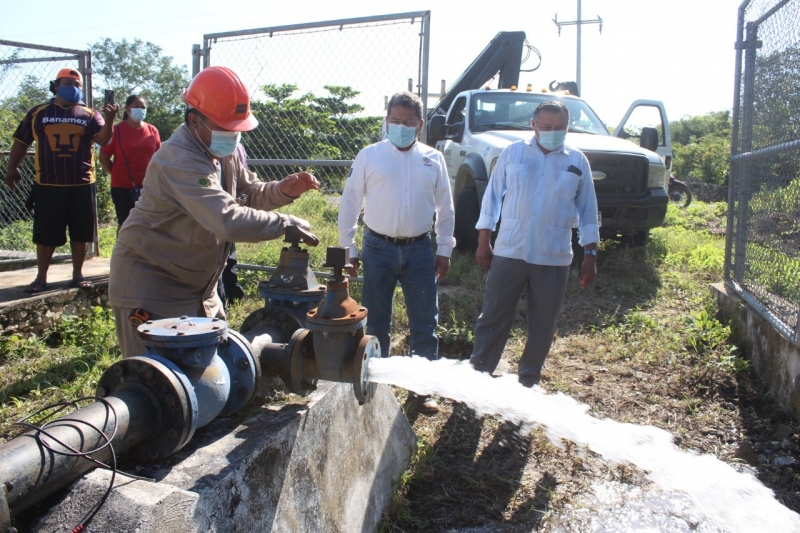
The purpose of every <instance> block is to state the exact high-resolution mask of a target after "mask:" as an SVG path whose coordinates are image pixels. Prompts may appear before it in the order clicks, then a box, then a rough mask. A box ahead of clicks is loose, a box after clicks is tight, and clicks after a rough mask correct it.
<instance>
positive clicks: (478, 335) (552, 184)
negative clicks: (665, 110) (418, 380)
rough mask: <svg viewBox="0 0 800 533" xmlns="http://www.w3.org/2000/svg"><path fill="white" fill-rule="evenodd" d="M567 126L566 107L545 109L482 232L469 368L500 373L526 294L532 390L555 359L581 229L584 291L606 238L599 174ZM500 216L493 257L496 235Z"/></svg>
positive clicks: (506, 164)
mask: <svg viewBox="0 0 800 533" xmlns="http://www.w3.org/2000/svg"><path fill="white" fill-rule="evenodd" d="M568 124H569V110H568V109H567V108H566V107H565V106H564V104H563V103H561V102H557V101H550V102H544V103H542V104H539V106H538V107H537V108H536V110H535V111H534V113H533V119H532V120H531V126H532V127H533V130H534V132H535V135H534V137H533V138H532V139H530V140H529V141H518V142H515V143H513V144H511V145H510V146H508V147H506V148H505V149H504V150H503V152H502V153H501V154H500V157H499V158H498V160H497V164H496V165H495V167H494V171H493V172H492V176H491V177H490V178H489V184H488V186H487V188H486V193H485V194H484V197H483V203H482V205H481V215H480V218H479V219H478V223H477V225H476V226H475V227H476V229H478V230H479V236H478V250H477V252H476V258H477V260H478V263H480V264H481V266H483V267H484V268H486V269H489V275H488V276H487V278H486V289H485V292H484V296H483V307H482V309H481V314H480V316H479V317H478V322H477V325H476V326H475V348H474V350H473V352H472V357H471V358H470V363H472V365H473V366H474V367H475V368H476V369H477V370H481V371H483V372H493V371H494V369H495V368H496V367H497V364H498V363H499V362H500V357H501V356H502V354H503V349H504V348H505V344H506V340H507V339H508V334H509V332H510V331H511V325H512V322H513V321H514V317H515V315H516V311H517V302H518V301H519V298H520V295H521V293H522V290H523V289H525V288H526V287H527V293H526V298H527V305H528V313H527V314H528V339H527V341H526V343H525V349H524V351H523V353H522V357H521V358H520V361H519V371H518V372H517V374H518V376H519V381H520V383H522V384H523V385H524V386H526V387H532V386H533V385H536V384H538V383H539V380H540V379H541V371H542V366H543V365H544V361H545V358H546V357H547V353H548V352H549V351H550V345H551V344H552V341H553V334H554V333H555V327H556V319H557V318H558V313H559V311H560V310H561V303H562V302H563V300H564V293H565V292H566V288H567V275H568V273H569V265H570V264H571V263H572V246H571V239H572V227H573V225H574V224H575V222H576V221H577V223H578V228H579V233H580V244H581V246H583V247H584V251H585V255H584V261H583V265H582V268H581V287H582V288H587V287H589V286H590V285H591V284H592V282H593V281H594V278H595V276H596V275H597V266H596V263H595V261H596V259H597V243H598V242H600V234H599V227H598V225H597V199H596V198H595V194H594V185H593V184H592V172H591V169H590V168H589V161H588V160H587V159H586V156H584V155H583V153H581V152H580V151H579V150H577V149H575V148H573V147H571V146H569V145H567V144H565V143H564V141H565V139H566V136H567V127H568ZM501 214H502V220H501V223H500V230H499V232H498V235H497V240H496V241H495V245H494V249H493V248H492V244H491V233H492V232H493V231H494V229H495V227H496V225H497V221H498V219H499V218H501V217H500V215H501Z"/></svg>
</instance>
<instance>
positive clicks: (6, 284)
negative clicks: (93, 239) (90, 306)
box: [0, 257, 111, 308]
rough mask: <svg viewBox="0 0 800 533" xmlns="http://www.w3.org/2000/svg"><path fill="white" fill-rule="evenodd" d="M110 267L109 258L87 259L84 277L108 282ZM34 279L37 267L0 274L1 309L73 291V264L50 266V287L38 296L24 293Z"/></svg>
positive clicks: (48, 280)
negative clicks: (71, 282) (71, 285)
mask: <svg viewBox="0 0 800 533" xmlns="http://www.w3.org/2000/svg"><path fill="white" fill-rule="evenodd" d="M110 265H111V259H108V258H104V257H95V258H91V259H87V260H86V261H85V262H84V264H83V276H84V277H85V278H86V279H89V280H91V281H92V282H94V283H104V282H107V281H108V271H109V267H110ZM34 279H36V267H32V268H24V269H20V270H12V271H8V272H0V308H2V307H4V306H9V305H11V306H13V305H14V304H15V303H16V302H18V301H21V300H29V299H31V298H38V297H41V296H47V295H52V294H53V293H55V292H58V291H65V290H70V289H72V288H71V287H70V286H69V283H70V281H72V263H58V264H53V265H50V269H49V270H48V273H47V282H48V284H49V285H50V287H49V288H48V289H47V290H46V291H43V292H40V293H37V294H28V293H26V292H24V289H25V287H27V286H28V285H29V284H30V283H31V282H32V281H33V280H34ZM72 290H77V289H72Z"/></svg>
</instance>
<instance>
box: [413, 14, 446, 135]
mask: <svg viewBox="0 0 800 533" xmlns="http://www.w3.org/2000/svg"><path fill="white" fill-rule="evenodd" d="M430 50H431V12H430V11H426V12H425V15H423V16H422V67H421V68H422V72H421V73H420V85H421V87H420V90H421V93H422V94H420V98H421V99H422V116H423V118H424V117H427V116H428V63H429V59H428V58H429V56H430ZM442 94H444V80H442ZM419 140H420V142H422V143H425V142H427V140H428V130H427V128H422V131H421V132H420V138H419Z"/></svg>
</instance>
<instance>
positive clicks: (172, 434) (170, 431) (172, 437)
mask: <svg viewBox="0 0 800 533" xmlns="http://www.w3.org/2000/svg"><path fill="white" fill-rule="evenodd" d="M167 438H168V439H169V440H175V439H177V438H178V432H177V431H175V430H174V429H173V428H170V429H168V430H167Z"/></svg>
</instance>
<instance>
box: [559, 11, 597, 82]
mask: <svg viewBox="0 0 800 533" xmlns="http://www.w3.org/2000/svg"><path fill="white" fill-rule="evenodd" d="M553 22H555V24H556V26H558V36H559V37H561V26H577V27H578V60H577V66H576V71H575V83H576V84H577V85H578V91H579V92H581V94H583V92H582V91H581V25H582V24H599V25H600V33H601V34H602V33H603V19H602V18H600V15H597V18H596V19H590V20H581V0H578V18H577V19H576V20H571V21H568V22H559V21H558V13H556V16H555V17H554V18H553Z"/></svg>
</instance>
